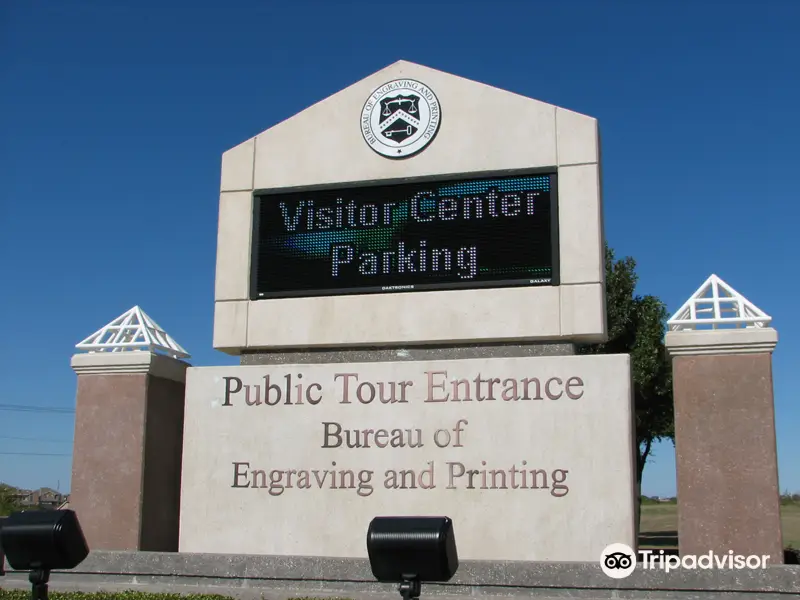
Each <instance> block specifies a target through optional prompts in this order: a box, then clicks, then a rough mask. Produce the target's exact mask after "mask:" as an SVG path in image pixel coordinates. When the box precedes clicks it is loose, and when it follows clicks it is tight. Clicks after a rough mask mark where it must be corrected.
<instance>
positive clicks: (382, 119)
mask: <svg viewBox="0 0 800 600" xmlns="http://www.w3.org/2000/svg"><path fill="white" fill-rule="evenodd" d="M441 118H442V111H441V106H440V104H439V99H438V98H437V97H436V94H434V93H433V91H432V90H431V89H430V88H429V87H428V86H427V85H425V84H423V83H420V82H419V81H415V80H413V79H396V80H394V81H390V82H389V83H385V84H383V85H381V86H380V87H379V88H378V89H376V90H375V91H374V92H372V94H370V97H369V98H368V99H367V101H366V103H365V104H364V108H363V110H362V111H361V133H362V135H363V136H364V140H365V141H366V142H367V144H369V146H370V147H371V148H372V149H373V150H375V152H377V153H378V154H381V155H383V156H385V157H387V158H408V157H409V156H413V155H414V154H417V153H418V152H420V151H422V150H423V149H424V148H425V147H426V146H427V145H428V144H430V143H431V142H432V141H433V138H434V137H435V136H436V133H437V132H438V131H439V124H440V122H441Z"/></svg>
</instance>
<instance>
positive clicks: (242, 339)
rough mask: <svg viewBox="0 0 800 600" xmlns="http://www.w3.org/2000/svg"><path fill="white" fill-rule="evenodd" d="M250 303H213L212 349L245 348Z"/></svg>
mask: <svg viewBox="0 0 800 600" xmlns="http://www.w3.org/2000/svg"><path fill="white" fill-rule="evenodd" d="M249 305H250V303H249V302H246V301H238V302H216V303H214V348H217V349H219V350H224V349H226V348H244V347H246V346H247V312H248V308H249Z"/></svg>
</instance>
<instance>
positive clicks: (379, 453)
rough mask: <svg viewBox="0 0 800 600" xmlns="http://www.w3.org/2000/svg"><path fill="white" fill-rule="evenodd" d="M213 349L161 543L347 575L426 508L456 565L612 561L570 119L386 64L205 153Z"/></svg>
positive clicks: (595, 198)
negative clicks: (304, 559) (212, 162)
mask: <svg viewBox="0 0 800 600" xmlns="http://www.w3.org/2000/svg"><path fill="white" fill-rule="evenodd" d="M217 242H218V244H217V276H216V289H215V297H216V298H215V300H216V303H215V316H214V346H215V347H216V348H217V349H220V350H223V351H225V352H228V353H230V354H235V355H241V356H242V365H241V366H237V367H200V368H189V369H188V371H187V378H186V403H185V426H184V430H183V453H182V454H183V459H182V460H183V472H182V480H181V509H180V544H179V546H180V550H181V551H182V552H225V553H255V554H277V555H314V556H330V557H365V556H366V546H365V535H366V531H367V526H368V524H369V522H370V520H371V519H372V518H373V517H375V516H378V515H446V516H449V517H451V518H452V519H453V521H454V525H455V529H456V532H457V533H456V535H457V537H458V548H459V555H460V556H461V557H462V558H464V559H508V560H547V561H573V560H578V561H580V560H584V561H596V560H597V558H598V557H599V556H600V554H601V552H602V550H603V549H604V548H605V547H606V546H607V545H608V544H610V543H614V542H618V543H627V544H629V545H635V543H634V542H635V518H634V515H635V506H636V502H635V497H636V490H635V487H636V486H635V465H634V455H633V452H634V447H635V441H634V439H635V438H634V435H633V416H632V407H631V404H632V397H631V370H630V363H629V358H628V356H625V355H616V356H575V355H574V348H573V344H574V343H577V342H598V341H603V340H605V339H606V323H605V283H604V240H603V231H602V207H601V197H600V151H599V141H598V131H597V122H596V120H595V119H592V118H590V117H586V116H584V115H579V114H577V113H574V112H571V111H568V110H565V109H561V108H558V107H555V106H552V105H548V104H545V103H543V102H539V101H536V100H531V99H528V98H523V97H521V96H518V95H516V94H512V93H509V92H505V91H502V90H498V89H495V88H492V87H489V86H486V85H483V84H479V83H476V82H472V81H467V80H465V79H462V78H459V77H455V76H453V75H449V74H447V73H442V72H440V71H435V70H432V69H428V68H426V67H422V66H419V65H414V64H410V63H407V62H398V63H395V64H393V65H391V66H389V67H388V68H386V69H383V70H382V71H379V72H378V73H375V74H373V75H371V76H369V77H367V78H366V79H364V80H362V81H360V82H358V83H356V84H354V85H352V86H350V87H348V88H346V89H344V90H343V91H341V92H339V93H337V94H334V95H333V96H331V97H330V98H328V99H326V100H324V101H322V102H320V103H318V104H316V105H314V106H312V107H310V108H308V109H306V110H304V111H302V112H301V113H299V114H298V115H295V116H294V117H292V118H290V119H288V120H287V121H284V122H282V123H279V124H277V125H275V126H274V127H272V128H271V129H268V130H267V131H265V132H263V133H261V134H259V135H257V136H256V137H254V138H252V139H250V140H248V141H246V142H244V143H242V144H240V145H239V146H237V147H236V148H233V149H232V150H230V151H228V152H226V153H225V154H224V156H223V160H222V179H221V197H220V214H219V233H218V240H217Z"/></svg>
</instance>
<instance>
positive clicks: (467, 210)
mask: <svg viewBox="0 0 800 600" xmlns="http://www.w3.org/2000/svg"><path fill="white" fill-rule="evenodd" d="M254 206H255V215H254V217H255V218H254V232H253V263H252V264H253V273H252V285H251V297H252V298H253V299H262V298H277V297H291V296H295V297H297V296H317V295H336V294H353V293H361V294H365V293H381V292H403V291H422V290H435V289H458V288H480V287H506V286H536V285H558V237H557V230H558V227H557V224H558V219H557V190H556V176H555V175H553V174H548V175H524V176H506V177H492V178H482V179H459V180H455V181H436V182H427V183H418V182H415V183H408V184H398V185H382V186H374V187H352V188H347V189H342V188H339V189H325V190H314V191H306V192H291V193H281V194H263V195H256V198H255V203H254Z"/></svg>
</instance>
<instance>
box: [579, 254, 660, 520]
mask: <svg viewBox="0 0 800 600" xmlns="http://www.w3.org/2000/svg"><path fill="white" fill-rule="evenodd" d="M638 279H639V278H638V275H637V274H636V261H635V260H634V259H633V258H631V257H629V256H628V257H625V258H621V259H617V258H616V257H615V255H614V251H613V250H612V249H611V248H609V247H608V246H606V318H607V324H608V325H607V326H608V341H606V342H605V343H602V344H591V345H581V346H579V347H578V353H579V354H630V356H631V368H632V371H633V388H634V411H635V415H636V448H635V452H636V456H637V469H636V482H637V489H638V492H639V494H638V496H639V503H640V507H641V491H642V474H643V473H644V467H645V465H646V464H647V459H648V457H650V456H652V454H651V452H652V448H653V442H656V441H659V440H665V439H669V440H673V441H674V439H675V421H674V411H673V408H674V405H673V401H672V362H671V361H670V359H669V358H668V357H667V352H666V348H665V346H664V334H665V333H666V328H667V319H668V318H669V315H668V313H667V308H666V306H665V305H664V303H663V302H662V301H661V300H659V299H658V298H657V297H655V296H649V295H648V296H640V295H637V294H636V284H637V282H638Z"/></svg>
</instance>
